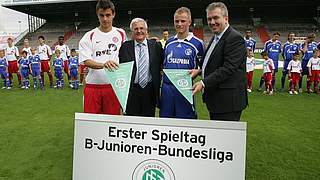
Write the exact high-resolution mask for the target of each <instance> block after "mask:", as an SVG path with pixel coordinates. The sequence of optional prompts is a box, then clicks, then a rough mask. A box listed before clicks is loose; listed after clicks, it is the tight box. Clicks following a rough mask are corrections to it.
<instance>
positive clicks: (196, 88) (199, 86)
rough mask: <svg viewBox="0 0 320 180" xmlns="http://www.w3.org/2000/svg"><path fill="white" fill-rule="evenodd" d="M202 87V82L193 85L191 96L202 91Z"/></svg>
mask: <svg viewBox="0 0 320 180" xmlns="http://www.w3.org/2000/svg"><path fill="white" fill-rule="evenodd" d="M203 88H204V87H203V85H202V82H201V81H199V82H197V83H195V84H194V85H193V87H192V95H193V96H194V95H195V94H196V93H197V92H201V91H202V90H203Z"/></svg>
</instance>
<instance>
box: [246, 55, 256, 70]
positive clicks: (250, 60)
mask: <svg viewBox="0 0 320 180" xmlns="http://www.w3.org/2000/svg"><path fill="white" fill-rule="evenodd" d="M246 65H247V72H250V71H253V70H254V66H255V65H256V63H255V59H254V57H251V58H249V57H247V63H246Z"/></svg>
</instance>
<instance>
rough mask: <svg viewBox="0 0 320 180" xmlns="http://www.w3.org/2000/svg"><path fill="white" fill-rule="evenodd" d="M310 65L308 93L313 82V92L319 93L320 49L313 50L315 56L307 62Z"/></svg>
mask: <svg viewBox="0 0 320 180" xmlns="http://www.w3.org/2000/svg"><path fill="white" fill-rule="evenodd" d="M307 67H308V73H309V75H308V78H309V81H308V83H307V93H308V94H309V93H310V87H311V84H312V83H313V92H314V93H315V94H317V93H318V84H319V79H320V77H319V76H320V58H319V50H318V49H314V50H313V57H312V58H310V60H309V61H308V64H307Z"/></svg>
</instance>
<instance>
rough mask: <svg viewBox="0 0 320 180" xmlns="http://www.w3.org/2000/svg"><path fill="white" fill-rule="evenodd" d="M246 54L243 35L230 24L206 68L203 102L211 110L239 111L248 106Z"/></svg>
mask: <svg viewBox="0 0 320 180" xmlns="http://www.w3.org/2000/svg"><path fill="white" fill-rule="evenodd" d="M211 43H212V42H211ZM211 43H210V44H209V46H208V48H207V49H209V47H210V45H211ZM206 54H207V52H206V53H205V56H206ZM246 54H247V53H246V48H245V41H244V39H243V37H242V35H241V34H240V33H239V32H237V31H236V30H234V29H233V28H232V27H231V26H229V27H228V29H227V30H226V31H225V33H224V34H223V35H222V37H221V38H220V40H219V42H218V44H216V46H215V48H214V50H213V51H212V53H211V55H210V58H209V60H208V63H207V65H206V67H205V69H202V70H203V71H204V79H203V80H202V81H203V83H204V85H205V88H204V93H203V101H204V102H205V103H206V105H207V108H208V110H209V112H213V113H229V112H236V111H241V110H243V109H245V108H246V106H247V105H248V97H247V83H246V57H247V56H246ZM205 56H204V57H203V59H202V61H201V63H200V65H201V67H202V64H203V60H204V58H205Z"/></svg>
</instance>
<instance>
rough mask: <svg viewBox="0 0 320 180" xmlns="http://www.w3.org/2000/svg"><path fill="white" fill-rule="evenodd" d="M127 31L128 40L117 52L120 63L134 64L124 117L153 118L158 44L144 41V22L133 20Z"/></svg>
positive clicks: (159, 53)
mask: <svg viewBox="0 0 320 180" xmlns="http://www.w3.org/2000/svg"><path fill="white" fill-rule="evenodd" d="M130 29H131V31H132V40H130V41H126V42H124V43H123V44H122V46H121V48H120V51H119V62H120V63H125V62H130V61H134V66H133V71H132V78H131V79H132V81H131V86H130V91H129V97H128V102H127V108H126V115H132V116H149V117H154V116H155V109H156V105H157V103H158V102H159V89H160V67H161V64H162V59H163V50H162V47H161V44H160V42H156V41H155V40H147V33H148V32H147V31H148V26H147V23H146V21H145V20H143V19H141V18H135V19H133V20H132V21H131V23H130Z"/></svg>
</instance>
